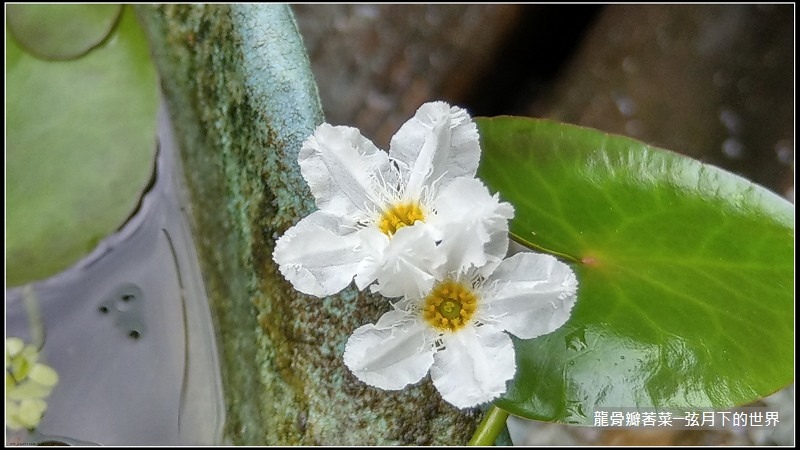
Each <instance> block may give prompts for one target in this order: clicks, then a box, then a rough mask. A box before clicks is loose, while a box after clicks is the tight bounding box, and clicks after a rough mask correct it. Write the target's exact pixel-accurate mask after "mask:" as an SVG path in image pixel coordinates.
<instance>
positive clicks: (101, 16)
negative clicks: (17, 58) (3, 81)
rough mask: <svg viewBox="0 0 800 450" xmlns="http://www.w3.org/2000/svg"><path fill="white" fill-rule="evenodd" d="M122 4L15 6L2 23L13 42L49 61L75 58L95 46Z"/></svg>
mask: <svg viewBox="0 0 800 450" xmlns="http://www.w3.org/2000/svg"><path fill="white" fill-rule="evenodd" d="M121 11H122V5H64V4H54V5H41V4H16V5H8V7H7V9H6V24H7V25H8V29H9V31H10V32H11V35H12V36H14V39H15V40H16V43H17V44H18V45H19V46H20V47H22V48H23V49H25V50H27V52H29V53H31V54H33V55H35V56H37V57H39V58H42V59H49V60H59V61H64V60H69V59H74V58H77V57H79V56H81V55H83V54H85V53H86V52H88V51H89V50H91V49H93V48H95V47H97V46H98V45H99V44H100V43H101V42H103V40H105V39H106V37H108V35H109V33H111V31H112V30H113V28H114V25H115V24H116V23H117V19H118V18H119V16H120V13H121Z"/></svg>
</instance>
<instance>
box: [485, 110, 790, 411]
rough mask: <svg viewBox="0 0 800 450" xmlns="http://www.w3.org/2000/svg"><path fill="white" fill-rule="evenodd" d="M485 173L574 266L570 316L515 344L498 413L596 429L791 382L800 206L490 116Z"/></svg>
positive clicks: (644, 154) (519, 235)
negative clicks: (601, 416) (614, 417)
mask: <svg viewBox="0 0 800 450" xmlns="http://www.w3.org/2000/svg"><path fill="white" fill-rule="evenodd" d="M479 128H480V130H481V138H482V145H483V149H484V155H483V161H482V165H481V169H480V176H481V178H482V179H483V180H485V181H486V183H487V184H488V185H489V186H490V188H491V189H493V190H496V191H499V192H500V195H501V197H502V198H503V199H504V200H506V201H510V202H511V203H513V204H514V206H515V209H516V216H515V218H514V220H513V221H512V223H511V232H512V234H513V235H514V237H515V238H516V240H518V241H519V242H521V243H523V244H526V245H528V246H529V247H531V248H545V249H549V250H551V251H553V252H558V253H561V254H563V255H566V256H567V259H572V260H573V261H572V267H573V268H574V269H575V271H576V273H577V276H578V281H579V283H580V285H579V291H578V301H577V303H576V306H575V308H574V310H573V313H572V317H571V318H570V320H569V321H568V322H567V324H566V325H565V326H564V327H562V328H561V329H559V330H557V331H556V332H554V333H552V334H549V335H546V336H543V337H541V338H537V339H532V340H527V341H523V340H515V345H516V349H517V362H518V373H517V376H516V377H515V379H514V381H513V382H512V384H511V385H510V389H509V391H508V392H507V394H506V395H505V397H504V398H503V399H502V400H500V401H499V402H498V405H499V406H500V407H502V408H504V409H507V410H508V411H510V412H511V413H513V414H516V415H519V416H522V417H527V418H531V419H539V420H550V421H560V422H574V423H586V421H587V417H589V416H591V414H592V411H593V410H594V409H595V408H597V407H605V408H621V407H629V408H631V407H634V408H635V407H640V408H644V407H660V408H687V407H691V408H716V409H722V408H730V407H732V406H735V405H742V404H746V403H749V402H751V401H753V400H756V399H758V398H760V397H762V396H766V395H768V394H771V393H773V392H775V391H777V390H778V389H780V388H782V387H785V386H786V385H788V384H789V383H791V381H792V379H793V361H794V356H793V355H794V332H793V314H791V312H792V311H793V302H794V295H793V273H794V262H793V253H794V244H793V239H794V207H793V206H792V205H791V204H790V203H789V202H787V201H785V200H784V199H782V198H780V197H779V196H777V195H775V194H773V193H771V192H769V191H768V190H766V189H764V188H762V187H760V186H757V185H755V184H752V183H750V182H749V181H747V180H745V179H743V178H740V177H738V176H735V175H732V174H730V173H728V172H725V171H722V170H720V169H717V168H715V167H712V166H709V165H704V164H701V163H699V162H697V161H695V160H692V159H689V158H686V157H683V156H680V155H677V154H674V153H672V152H668V151H665V150H661V149H658V148H655V147H650V146H647V145H645V144H643V143H641V142H638V141H635V140H632V139H628V138H624V137H620V136H613V135H608V134H605V133H602V132H599V131H596V130H591V129H586V128H579V127H575V126H571V125H565V124H558V123H555V122H550V121H544V120H535V119H524V118H510V117H500V118H494V119H479Z"/></svg>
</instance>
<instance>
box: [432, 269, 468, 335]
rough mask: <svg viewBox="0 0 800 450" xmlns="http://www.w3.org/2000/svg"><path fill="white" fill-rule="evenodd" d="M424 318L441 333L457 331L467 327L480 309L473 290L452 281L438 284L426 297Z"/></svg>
mask: <svg viewBox="0 0 800 450" xmlns="http://www.w3.org/2000/svg"><path fill="white" fill-rule="evenodd" d="M424 305H425V306H423V308H422V316H423V318H424V319H425V321H427V322H428V324H430V325H431V326H432V327H434V328H436V329H437V330H441V331H456V330H460V329H461V328H463V327H464V326H466V325H467V324H468V323H469V321H470V319H471V318H472V316H473V314H474V313H475V310H476V309H477V308H478V297H477V296H476V295H475V293H474V292H472V289H471V288H469V287H467V286H465V285H463V284H461V283H459V282H456V281H452V280H445V281H442V282H441V283H439V284H437V285H436V286H435V287H434V288H433V290H432V291H431V293H430V294H429V295H428V296H427V297H425V304H424Z"/></svg>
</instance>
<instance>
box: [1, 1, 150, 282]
mask: <svg viewBox="0 0 800 450" xmlns="http://www.w3.org/2000/svg"><path fill="white" fill-rule="evenodd" d="M37 6H38V5H37ZM6 54H7V60H6V83H7V98H6V113H7V114H6V118H7V122H6V126H7V134H6V159H7V185H6V188H7V212H8V215H7V219H6V220H7V222H6V233H7V234H6V236H7V241H6V245H7V247H6V261H7V283H8V284H9V285H19V284H23V283H26V282H29V281H32V280H36V279H41V278H45V277H47V276H50V275H52V274H54V273H57V272H59V271H61V270H64V269H65V268H67V267H69V266H70V265H72V264H74V263H75V262H76V261H77V260H78V259H79V258H81V257H82V256H84V255H86V254H87V253H88V252H90V251H91V250H92V249H93V248H94V247H95V245H96V244H97V242H98V241H99V240H101V239H102V238H104V237H105V236H107V235H108V234H109V233H111V232H113V231H114V230H115V229H117V228H118V227H119V226H120V225H121V224H122V223H124V221H125V220H126V219H127V217H128V216H129V215H130V214H131V213H132V212H133V210H134V209H135V207H136V206H137V204H138V201H139V199H140V197H141V193H142V191H143V189H144V188H145V186H146V185H147V182H148V180H149V179H150V176H151V174H152V169H153V156H154V153H155V114H156V107H157V102H158V90H157V85H156V75H155V69H154V67H153V66H152V63H151V61H150V55H149V50H148V47H147V43H146V41H145V38H144V35H143V34H142V31H141V29H140V28H139V26H138V24H137V22H136V18H135V17H134V15H133V12H132V11H131V9H130V7H125V8H124V12H123V16H122V18H120V23H119V25H118V26H117V27H116V28H115V31H114V32H113V33H112V35H111V36H110V37H109V38H108V39H107V40H106V41H105V43H104V44H103V45H102V46H100V47H98V48H96V49H95V50H93V51H91V52H89V53H88V54H86V55H85V56H84V57H82V58H79V59H75V60H72V61H63V62H61V61H59V62H49V61H42V60H40V59H36V58H34V57H33V56H31V55H29V54H28V53H26V52H25V51H23V50H22V49H20V48H19V47H18V45H17V43H16V41H15V40H14V39H13V38H11V37H10V36H9V35H8V29H7V30H6Z"/></svg>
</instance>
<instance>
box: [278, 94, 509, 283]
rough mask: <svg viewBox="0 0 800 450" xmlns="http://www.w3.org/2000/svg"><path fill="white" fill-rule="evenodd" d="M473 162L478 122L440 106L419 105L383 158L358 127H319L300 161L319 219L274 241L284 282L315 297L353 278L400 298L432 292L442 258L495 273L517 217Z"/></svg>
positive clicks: (315, 217)
mask: <svg viewBox="0 0 800 450" xmlns="http://www.w3.org/2000/svg"><path fill="white" fill-rule="evenodd" d="M479 159H480V144H479V139H478V131H477V127H476V126H475V123H474V122H472V120H471V119H470V117H469V115H468V114H467V112H466V111H465V110H463V109H461V108H458V107H451V106H450V105H448V104H447V103H443V102H433V103H426V104H424V105H422V106H421V107H420V108H419V110H417V113H416V115H415V116H414V117H413V118H411V119H410V120H409V121H408V122H406V123H405V124H404V125H403V126H402V127H401V128H400V130H399V131H398V132H397V134H396V135H395V136H394V137H393V138H392V141H391V144H390V150H389V154H388V155H387V154H386V153H384V152H382V151H380V150H378V148H377V147H375V145H374V144H373V143H372V142H370V141H369V140H368V139H366V138H365V137H363V136H362V135H361V133H360V132H359V131H358V130H357V129H355V128H350V127H342V126H338V127H334V126H331V125H329V124H325V123H324V124H322V125H320V126H319V127H317V129H316V130H315V132H314V134H313V135H312V136H311V137H309V138H308V139H307V140H306V141H305V142H304V143H303V146H302V148H301V150H300V153H299V155H298V162H299V164H300V169H301V173H302V174H303V178H305V180H306V181H307V182H308V185H309V187H310V189H311V193H312V194H313V195H314V199H315V201H316V204H317V207H318V208H319V210H318V211H316V212H314V213H312V214H311V215H309V216H308V217H305V218H304V219H302V220H301V221H300V222H299V223H298V224H297V225H295V226H294V227H292V228H290V229H289V230H287V231H286V233H285V234H284V235H283V236H282V237H281V238H280V239H278V241H277V243H276V245H275V251H274V253H273V258H274V260H275V261H276V262H277V263H278V265H279V269H280V271H281V274H283V276H284V277H286V279H288V280H289V281H290V282H291V283H292V285H293V286H294V287H295V289H297V290H299V291H301V292H304V293H306V294H311V295H315V296H318V297H323V296H327V295H331V294H334V293H336V292H338V291H340V290H342V289H344V288H345V287H346V286H347V285H348V284H350V282H351V281H352V280H353V279H355V283H356V285H357V286H358V288H359V289H364V288H365V287H366V286H368V285H370V284H372V283H373V282H376V281H377V284H375V285H373V287H372V289H373V291H377V292H380V293H381V294H382V295H384V296H387V297H400V296H403V295H417V296H418V295H420V294H421V293H422V292H426V291H429V290H430V289H431V287H432V286H433V283H434V281H435V280H434V277H433V276H432V275H430V273H431V272H432V271H434V270H436V268H438V267H440V266H442V265H443V264H445V262H446V260H445V259H444V253H445V252H443V251H442V250H445V251H446V252H449V253H451V254H453V255H454V257H456V258H458V262H459V264H461V265H462V266H463V267H465V268H468V267H482V268H485V269H484V270H491V269H492V268H494V267H495V266H496V265H497V264H499V263H500V261H501V260H502V258H503V255H505V252H506V250H507V245H508V240H507V233H508V219H509V218H511V217H512V216H513V208H512V207H511V205H509V204H508V203H500V202H499V200H498V198H497V196H496V195H495V196H494V197H493V196H491V194H489V191H488V189H487V188H486V187H485V186H484V185H483V184H482V183H481V182H480V181H479V180H477V179H475V178H474V176H475V172H476V171H477V168H478V161H479ZM451 247H457V250H458V251H454V249H453V248H451Z"/></svg>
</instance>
